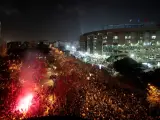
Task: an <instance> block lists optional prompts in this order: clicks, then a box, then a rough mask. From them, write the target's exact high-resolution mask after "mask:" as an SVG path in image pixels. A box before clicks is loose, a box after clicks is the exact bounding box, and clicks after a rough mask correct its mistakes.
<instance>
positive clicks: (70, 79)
mask: <svg viewBox="0 0 160 120" xmlns="http://www.w3.org/2000/svg"><path fill="white" fill-rule="evenodd" d="M38 59H39V58H38ZM31 63H32V64H27V66H25V67H29V68H26V69H29V70H27V72H28V75H27V77H28V78H30V77H29V76H30V72H33V71H31V70H30V67H33V66H34V68H35V64H33V62H31ZM36 63H37V62H36ZM40 63H43V64H41V65H42V66H43V67H40V68H39V69H38V71H39V72H38V73H37V75H36V81H34V82H32V81H29V82H31V83H35V86H34V87H33V91H34V98H33V100H32V106H31V108H30V110H28V111H27V112H23V113H20V112H19V111H14V112H13V110H12V109H13V108H14V107H15V105H16V99H17V97H18V96H19V94H20V93H21V92H22V88H23V85H24V84H26V83H25V81H26V80H24V81H23V82H22V81H21V82H20V80H19V76H22V77H23V76H24V74H22V73H23V72H22V68H23V67H22V66H23V64H24V63H23V60H21V61H19V62H16V60H15V61H14V62H13V63H12V62H10V64H9V67H8V70H9V71H10V79H11V80H10V81H9V82H6V84H3V85H1V88H2V87H3V88H4V89H5V90H6V93H7V94H6V95H7V96H5V97H3V101H5V102H4V103H3V105H1V108H5V109H3V111H2V110H1V111H0V114H1V117H0V118H1V119H5V120H10V119H16V120H18V119H20V118H30V117H41V116H48V115H49V116H53V115H60V116H65V115H71V116H72V115H76V116H79V117H82V118H86V119H111V120H114V119H124V120H125V119H138V120H139V119H146V120H148V119H158V116H156V117H153V116H150V115H149V111H150V108H149V107H150V103H149V102H148V101H147V98H146V95H139V94H138V93H135V92H134V91H132V90H128V89H124V88H123V87H122V86H121V84H119V82H118V78H116V77H112V76H110V75H109V73H108V72H107V71H105V70H103V69H99V67H97V66H94V65H90V64H87V63H84V62H82V61H80V60H78V59H75V58H73V57H70V56H66V55H65V54H64V53H63V52H61V51H59V50H58V49H52V50H51V54H50V55H47V56H46V57H43V61H41V62H40ZM13 64H14V65H13ZM15 65H16V67H15ZM39 65H40V64H39ZM26 69H25V70H26ZM48 69H49V71H48V72H47V70H48ZM36 71H37V69H36ZM31 76H32V74H31ZM32 77H33V76H32ZM20 78H21V77H20ZM21 79H22V78H21ZM24 79H25V78H24ZM30 79H31V78H30ZM32 79H33V78H32ZM34 79H35V77H34ZM37 79H38V81H37ZM50 79H51V80H52V81H53V83H52V85H51V84H47V86H45V84H44V83H46V82H48V81H50ZM13 81H14V82H13ZM41 81H46V82H41ZM29 85H30V84H29ZM7 90H8V91H7ZM1 99H2V97H1Z"/></svg>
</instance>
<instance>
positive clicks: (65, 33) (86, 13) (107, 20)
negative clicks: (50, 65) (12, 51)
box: [0, 0, 160, 41]
mask: <svg viewBox="0 0 160 120" xmlns="http://www.w3.org/2000/svg"><path fill="white" fill-rule="evenodd" d="M50 1H52V2H49V1H48V0H41V1H40V0H0V21H1V22H2V33H3V38H4V39H5V40H15V41H17V40H21V41H25V40H44V39H45V40H50V41H54V40H68V41H76V40H78V39H79V35H80V34H81V33H85V32H89V31H94V30H100V29H102V28H103V26H104V25H106V24H120V23H122V24H123V23H129V20H130V19H132V22H133V23H136V22H137V20H138V19H140V21H141V22H142V21H144V20H145V21H146V20H147V21H151V22H160V7H159V3H158V0H50Z"/></svg>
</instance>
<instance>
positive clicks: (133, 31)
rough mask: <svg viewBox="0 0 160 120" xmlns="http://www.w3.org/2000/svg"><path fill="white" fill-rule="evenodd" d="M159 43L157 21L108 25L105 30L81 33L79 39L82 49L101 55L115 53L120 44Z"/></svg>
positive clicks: (159, 36)
mask: <svg viewBox="0 0 160 120" xmlns="http://www.w3.org/2000/svg"><path fill="white" fill-rule="evenodd" d="M159 43H160V27H159V25H158V24H155V23H145V24H120V25H107V26H105V27H104V30H100V31H93V32H89V33H85V34H83V35H81V36H80V41H79V44H80V50H81V51H85V52H88V53H91V54H95V53H98V54H101V55H102V54H109V53H115V52H114V51H115V49H117V51H119V50H120V49H119V48H120V46H125V47H126V48H127V47H128V48H129V47H131V48H132V46H137V45H139V46H152V47H153V46H154V45H158V44H159ZM113 48H114V49H113ZM121 48H122V47H121ZM123 49H124V48H123ZM132 49H133V48H132ZM125 50H126V49H125ZM125 50H123V52H124V51H125ZM127 51H128V50H127Z"/></svg>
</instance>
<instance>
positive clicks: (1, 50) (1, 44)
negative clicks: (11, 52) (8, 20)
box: [0, 21, 7, 57]
mask: <svg viewBox="0 0 160 120" xmlns="http://www.w3.org/2000/svg"><path fill="white" fill-rule="evenodd" d="M6 53H7V44H6V42H5V41H4V40H3V37H2V23H1V21H0V56H1V57H4V56H6Z"/></svg>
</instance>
